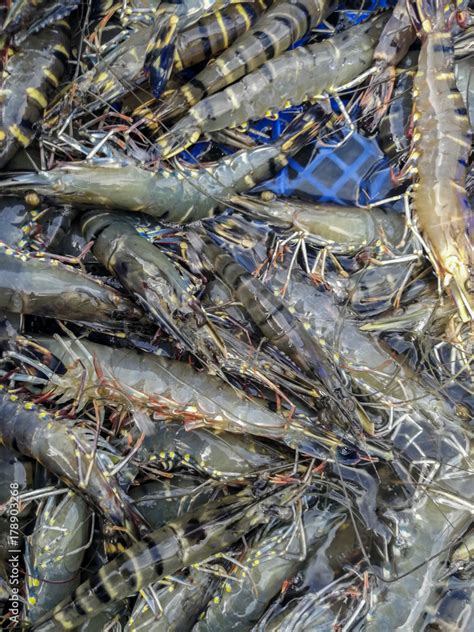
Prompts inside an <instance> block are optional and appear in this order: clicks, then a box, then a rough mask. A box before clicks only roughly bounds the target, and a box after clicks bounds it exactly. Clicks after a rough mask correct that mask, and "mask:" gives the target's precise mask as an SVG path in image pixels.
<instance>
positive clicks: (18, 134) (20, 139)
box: [8, 123, 30, 147]
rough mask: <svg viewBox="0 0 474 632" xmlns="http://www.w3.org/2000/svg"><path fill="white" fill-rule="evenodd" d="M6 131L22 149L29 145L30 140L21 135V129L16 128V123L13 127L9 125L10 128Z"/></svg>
mask: <svg viewBox="0 0 474 632" xmlns="http://www.w3.org/2000/svg"><path fill="white" fill-rule="evenodd" d="M8 131H9V132H10V134H11V135H12V136H13V137H14V138H16V140H17V141H18V142H19V143H20V144H21V145H23V147H26V146H27V145H29V144H30V138H28V136H26V135H25V134H23V132H22V131H21V129H20V128H19V127H18V125H17V124H16V123H15V124H14V125H10V127H9V128H8Z"/></svg>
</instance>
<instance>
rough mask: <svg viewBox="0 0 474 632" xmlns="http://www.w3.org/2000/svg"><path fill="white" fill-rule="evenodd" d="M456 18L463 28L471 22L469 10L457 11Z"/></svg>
mask: <svg viewBox="0 0 474 632" xmlns="http://www.w3.org/2000/svg"><path fill="white" fill-rule="evenodd" d="M455 20H456V22H457V24H458V25H459V26H460V27H461V28H463V29H465V28H466V27H467V25H468V24H469V13H468V12H467V11H456V14H455Z"/></svg>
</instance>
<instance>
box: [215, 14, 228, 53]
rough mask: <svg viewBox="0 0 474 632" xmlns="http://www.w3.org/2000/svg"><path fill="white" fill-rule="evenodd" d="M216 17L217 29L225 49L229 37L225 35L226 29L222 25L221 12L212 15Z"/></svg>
mask: <svg viewBox="0 0 474 632" xmlns="http://www.w3.org/2000/svg"><path fill="white" fill-rule="evenodd" d="M214 15H215V16H216V20H217V24H218V25H219V28H220V30H221V32H222V39H223V42H224V46H225V48H227V47H228V46H229V35H228V33H227V29H226V27H225V24H224V20H223V19H222V13H221V11H216V13H215V14H214Z"/></svg>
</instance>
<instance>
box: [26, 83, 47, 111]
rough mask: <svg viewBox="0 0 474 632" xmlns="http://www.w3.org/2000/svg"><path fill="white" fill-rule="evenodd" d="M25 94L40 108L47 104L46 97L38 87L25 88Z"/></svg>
mask: <svg viewBox="0 0 474 632" xmlns="http://www.w3.org/2000/svg"><path fill="white" fill-rule="evenodd" d="M26 94H27V95H28V96H29V97H30V99H33V101H35V103H37V104H38V105H39V106H40V108H43V109H44V108H45V107H46V106H47V105H48V101H47V100H46V97H45V96H44V94H43V93H42V92H41V90H38V88H27V89H26Z"/></svg>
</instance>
